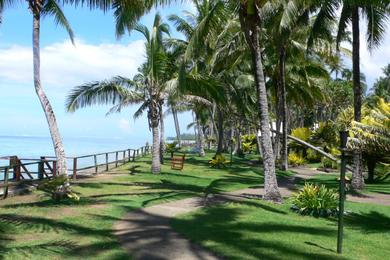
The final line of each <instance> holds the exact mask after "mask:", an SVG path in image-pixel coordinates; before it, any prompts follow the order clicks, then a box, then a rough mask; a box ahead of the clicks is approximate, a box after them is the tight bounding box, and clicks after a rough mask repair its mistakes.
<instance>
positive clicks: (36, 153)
mask: <svg viewBox="0 0 390 260" xmlns="http://www.w3.org/2000/svg"><path fill="white" fill-rule="evenodd" d="M63 143H64V147H65V153H66V156H68V157H75V156H82V155H88V154H95V153H104V152H112V151H119V150H125V149H130V148H131V149H136V148H140V147H142V146H145V144H146V140H139V139H138V140H137V139H124V138H100V137H64V138H63ZM13 155H16V156H18V157H19V158H31V159H38V158H40V156H54V155H55V153H54V149H53V144H52V141H51V138H50V137H46V136H26V135H22V136H6V135H2V136H0V157H5V156H13ZM8 163H9V162H8V161H7V160H0V166H4V165H7V164H8Z"/></svg>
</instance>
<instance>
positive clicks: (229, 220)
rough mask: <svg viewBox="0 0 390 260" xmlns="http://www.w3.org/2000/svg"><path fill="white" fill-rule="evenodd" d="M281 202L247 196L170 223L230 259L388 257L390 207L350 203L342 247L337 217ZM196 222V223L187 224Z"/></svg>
mask: <svg viewBox="0 0 390 260" xmlns="http://www.w3.org/2000/svg"><path fill="white" fill-rule="evenodd" d="M290 205H291V202H290V201H286V202H285V203H284V204H283V205H272V204H270V203H267V202H262V201H255V200H247V201H243V202H239V203H237V202H235V203H229V204H224V205H219V206H214V207H211V208H206V209H202V210H199V211H197V212H194V213H191V214H188V215H184V216H179V217H178V218H176V219H173V220H172V226H173V227H174V228H175V229H176V230H177V231H178V232H180V233H182V234H183V235H184V236H185V237H187V238H190V239H191V240H193V241H197V242H199V243H200V244H202V245H203V246H205V247H206V248H209V249H210V250H211V251H213V252H216V253H217V254H219V255H221V256H224V257H226V258H227V259H378V260H382V259H388V258H389V255H390V244H389V241H390V207H386V206H376V205H369V204H359V203H347V204H346V208H347V209H348V210H349V211H352V212H353V213H350V214H349V215H348V216H347V217H346V220H345V236H344V253H343V255H342V256H339V255H337V254H336V252H335V250H336V237H337V222H336V220H335V219H332V220H329V219H321V218H314V217H308V216H305V217H303V216H300V215H298V214H296V213H294V212H292V211H290V209H289V207H290ZM188 227H194V228H188Z"/></svg>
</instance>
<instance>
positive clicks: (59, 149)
mask: <svg viewBox="0 0 390 260" xmlns="http://www.w3.org/2000/svg"><path fill="white" fill-rule="evenodd" d="M30 8H31V6H30ZM39 42H40V11H37V12H34V14H33V57H34V58H33V62H34V86H35V91H36V93H37V95H38V98H39V101H40V102H41V105H42V108H43V111H44V113H45V116H46V120H47V124H48V126H49V130H50V135H51V140H52V142H53V146H54V151H55V154H56V157H57V172H58V174H61V175H67V174H68V172H67V166H66V156H65V150H64V145H63V143H62V139H61V135H60V131H59V130H58V126H57V121H56V117H55V115H54V111H53V108H52V106H51V104H50V102H49V99H48V98H47V96H46V94H45V92H44V90H43V88H42V86H41V68H40V66H41V65H40V63H41V58H40V46H39V45H40V44H39Z"/></svg>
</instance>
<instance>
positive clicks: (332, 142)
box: [311, 122, 339, 152]
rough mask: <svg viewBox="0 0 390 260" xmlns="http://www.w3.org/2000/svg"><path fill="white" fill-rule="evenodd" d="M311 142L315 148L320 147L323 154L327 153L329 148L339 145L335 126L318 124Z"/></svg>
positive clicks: (326, 123)
mask: <svg viewBox="0 0 390 260" xmlns="http://www.w3.org/2000/svg"><path fill="white" fill-rule="evenodd" d="M311 141H312V142H313V143H314V144H315V145H316V146H320V147H322V148H323V149H324V151H325V152H329V151H330V149H331V147H333V146H337V145H338V143H339V141H338V131H337V128H336V125H335V124H334V123H330V122H320V124H319V126H318V128H317V129H316V130H315V131H314V132H313V134H312V136H311Z"/></svg>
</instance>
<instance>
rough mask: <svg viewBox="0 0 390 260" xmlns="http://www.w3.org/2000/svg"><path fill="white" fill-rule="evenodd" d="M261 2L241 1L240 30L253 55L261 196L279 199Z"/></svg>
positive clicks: (274, 199) (268, 198) (275, 200)
mask: <svg viewBox="0 0 390 260" xmlns="http://www.w3.org/2000/svg"><path fill="white" fill-rule="evenodd" d="M262 6H263V1H257V0H253V1H240V4H239V18H240V23H241V28H242V31H243V32H244V34H245V39H246V41H247V44H248V45H249V49H250V51H251V58H252V66H253V74H254V78H255V86H256V91H257V104H258V113H259V118H260V131H261V150H262V153H263V160H264V189H265V194H264V199H265V200H270V201H274V202H280V201H281V200H282V196H281V195H280V192H279V188H278V183H277V180H276V174H275V160H274V154H273V149H272V140H271V129H270V120H269V112H268V98H267V90H266V87H265V77H264V71H263V61H262V56H261V45H260V39H261V37H262V35H261V27H260V25H261V23H262V16H261V12H260V9H261V8H262Z"/></svg>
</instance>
